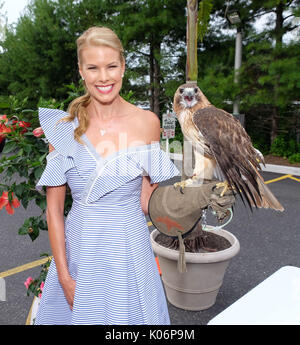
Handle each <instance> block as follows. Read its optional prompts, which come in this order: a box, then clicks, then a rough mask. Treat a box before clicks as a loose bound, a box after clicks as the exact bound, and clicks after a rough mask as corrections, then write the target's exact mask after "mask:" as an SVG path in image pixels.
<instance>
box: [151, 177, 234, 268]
mask: <svg viewBox="0 0 300 345" xmlns="http://www.w3.org/2000/svg"><path fill="white" fill-rule="evenodd" d="M219 182H220V181H213V182H208V183H204V184H202V185H199V186H195V187H186V188H185V189H184V193H182V192H181V191H180V189H179V188H174V186H173V185H168V186H158V187H157V188H156V189H155V190H154V191H153V193H152V195H151V197H150V200H149V204H148V214H149V217H150V219H151V222H152V224H153V225H154V226H155V227H156V229H157V230H159V231H160V232H161V233H163V234H164V235H167V236H171V237H178V239H179V244H180V247H179V248H180V249H179V260H178V269H179V271H180V272H185V271H186V265H185V259H184V253H185V247H184V243H183V238H184V236H186V235H187V234H188V233H189V232H191V231H192V230H193V229H194V228H195V227H196V225H197V223H198V222H199V220H200V219H201V217H202V210H205V209H207V208H211V209H212V211H213V213H214V214H215V215H216V217H217V219H218V221H220V222H222V220H223V219H224V218H225V217H226V216H227V215H228V214H229V213H230V212H229V209H231V207H232V206H233V204H234V203H235V195H234V192H233V191H232V190H230V189H229V190H227V191H226V193H225V194H224V195H223V196H221V192H222V190H223V188H222V187H220V188H217V186H216V185H217V183H219Z"/></svg>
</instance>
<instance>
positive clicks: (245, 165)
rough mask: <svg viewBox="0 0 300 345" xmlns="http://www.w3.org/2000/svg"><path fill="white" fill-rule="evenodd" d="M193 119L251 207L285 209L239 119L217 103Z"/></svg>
mask: <svg viewBox="0 0 300 345" xmlns="http://www.w3.org/2000/svg"><path fill="white" fill-rule="evenodd" d="M192 119H193V123H194V125H195V126H196V128H197V130H199V131H200V133H201V134H202V136H203V138H204V141H205V142H206V145H208V146H209V148H210V150H211V152H212V154H213V156H214V158H215V160H216V162H217V164H218V166H219V168H220V170H221V171H222V173H223V174H224V176H225V179H226V180H227V182H228V183H229V184H230V185H231V186H234V187H235V188H236V190H237V191H238V193H240V195H241V196H242V198H245V199H246V201H247V202H248V204H249V205H250V207H252V206H253V205H254V206H255V207H265V208H269V207H270V208H273V209H276V210H280V211H282V210H283V207H282V206H281V204H280V203H279V202H278V200H277V199H276V198H275V196H274V195H273V194H272V192H271V191H270V190H269V188H268V187H267V186H266V185H265V184H264V182H263V179H262V178H261V176H260V175H259V174H258V169H260V166H259V161H260V158H259V155H258V153H257V151H256V150H255V149H254V147H253V145H252V143H251V140H250V137H249V136H248V134H247V133H246V131H245V130H244V128H243V127H242V126H241V124H240V123H239V121H238V120H237V119H236V118H234V117H233V116H232V115H231V114H229V113H227V112H225V111H224V110H222V109H218V108H216V107H214V106H213V105H210V106H208V107H205V108H203V109H199V110H197V111H196V112H195V113H194V114H193V117H192Z"/></svg>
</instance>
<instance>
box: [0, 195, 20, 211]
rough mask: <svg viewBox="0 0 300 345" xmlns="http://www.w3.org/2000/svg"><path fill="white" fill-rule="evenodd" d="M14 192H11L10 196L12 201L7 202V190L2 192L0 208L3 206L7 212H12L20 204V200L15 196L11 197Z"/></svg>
mask: <svg viewBox="0 0 300 345" xmlns="http://www.w3.org/2000/svg"><path fill="white" fill-rule="evenodd" d="M13 194H14V193H11V196H12V198H13V199H12V202H9V200H8V192H3V193H2V196H1V197H0V210H2V208H3V207H4V206H5V209H6V211H7V213H8V214H14V212H15V210H14V209H13V207H14V208H17V207H19V206H20V201H19V200H18V199H17V198H14V197H13Z"/></svg>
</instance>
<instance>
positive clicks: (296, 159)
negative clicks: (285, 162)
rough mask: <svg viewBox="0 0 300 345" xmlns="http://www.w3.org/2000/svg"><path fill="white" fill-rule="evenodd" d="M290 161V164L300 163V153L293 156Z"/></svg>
mask: <svg viewBox="0 0 300 345" xmlns="http://www.w3.org/2000/svg"><path fill="white" fill-rule="evenodd" d="M288 159H289V162H290V163H300V152H298V153H294V154H292V155H291V156H289V158H288Z"/></svg>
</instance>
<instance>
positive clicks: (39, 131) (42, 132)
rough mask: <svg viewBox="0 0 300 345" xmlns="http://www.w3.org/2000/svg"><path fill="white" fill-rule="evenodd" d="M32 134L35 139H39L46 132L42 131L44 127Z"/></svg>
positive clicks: (36, 129)
mask: <svg viewBox="0 0 300 345" xmlns="http://www.w3.org/2000/svg"><path fill="white" fill-rule="evenodd" d="M32 133H33V135H34V136H35V137H37V138H39V137H40V136H42V135H43V134H44V131H43V130H42V127H37V128H35V129H34V130H33V131H32Z"/></svg>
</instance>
